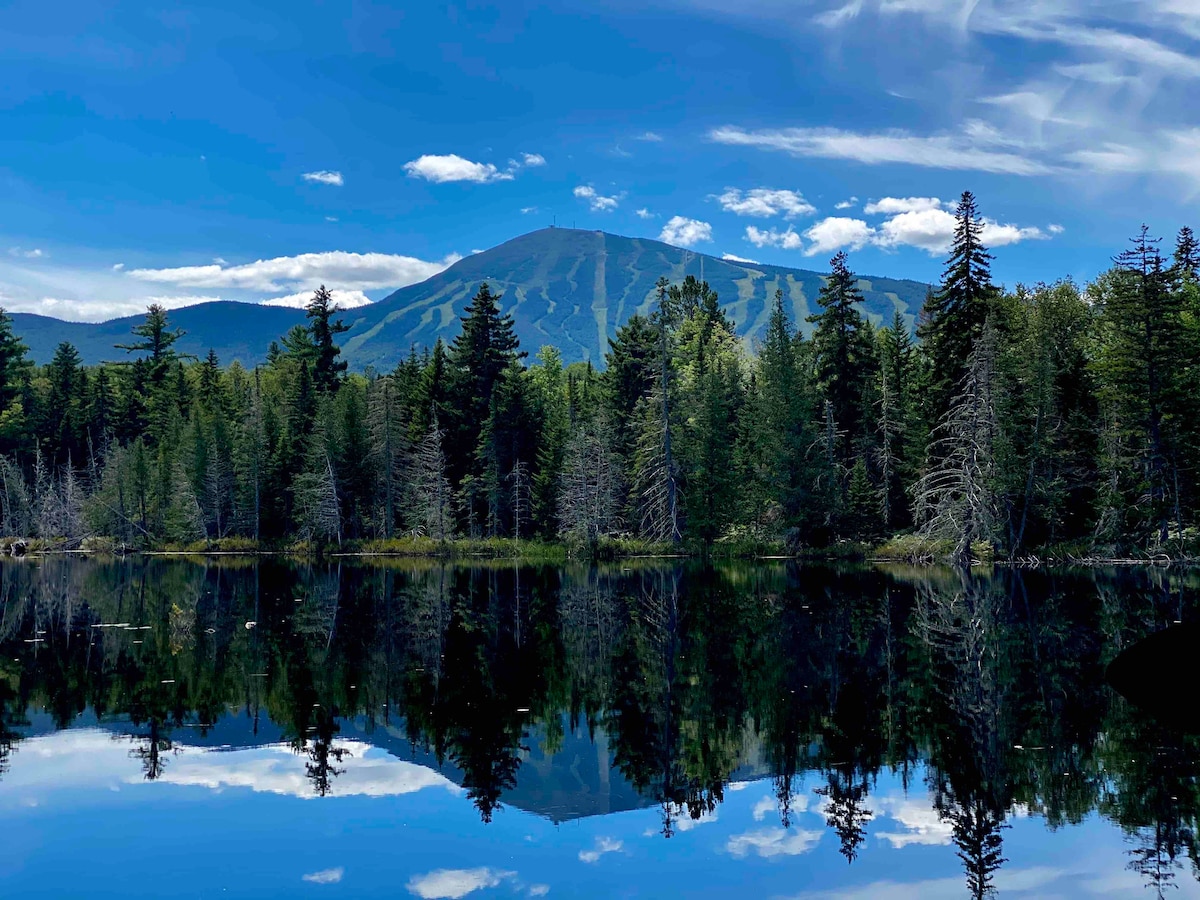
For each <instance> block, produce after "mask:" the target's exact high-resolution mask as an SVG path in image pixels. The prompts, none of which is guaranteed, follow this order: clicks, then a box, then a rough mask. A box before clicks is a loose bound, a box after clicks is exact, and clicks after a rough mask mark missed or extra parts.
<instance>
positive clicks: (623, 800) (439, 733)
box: [0, 558, 1200, 897]
mask: <svg viewBox="0 0 1200 900" xmlns="http://www.w3.org/2000/svg"><path fill="white" fill-rule="evenodd" d="M1198 587H1200V583H1198V582H1197V580H1196V577H1195V576H1194V575H1192V574H1191V573H1188V572H1179V571H1163V570H1152V571H1132V570H1128V571H1119V572H1117V571H1113V572H1108V571H1089V572H1084V573H1080V572H1075V573H1072V572H1044V571H1034V572H1027V573H1022V572H1018V571H1004V572H1000V573H998V574H995V575H985V574H982V573H978V572H973V573H958V572H952V571H948V570H928V569H919V570H918V569H906V568H889V569H876V568H854V567H847V568H836V567H834V568H830V567H818V566H797V565H794V564H783V563H779V564H770V565H765V564H763V565H749V564H746V565H730V566H721V567H716V568H713V567H703V566H693V565H678V566H658V565H640V564H639V565H625V566H613V567H600V568H587V567H582V566H580V567H568V568H564V569H554V568H520V567H514V566H511V565H491V566H478V567H449V566H441V565H434V564H426V563H420V562H411V561H408V562H404V563H400V564H388V565H374V566H368V565H361V564H356V563H355V564H352V563H349V562H342V563H330V564H324V565H320V566H303V565H292V564H288V563H284V562H280V561H264V562H261V563H255V562H252V561H237V560H224V561H221V562H220V563H214V562H211V561H208V562H188V561H182V560H167V559H156V558H151V559H135V560H113V561H94V560H74V559H47V560H42V561H34V560H30V561H25V562H19V563H6V564H4V565H2V566H0V604H2V605H0V660H2V662H0V787H2V786H3V783H4V782H3V780H2V779H4V778H5V777H6V776H5V775H4V774H3V773H4V771H5V770H6V769H9V768H13V769H15V768H16V767H19V766H20V765H21V749H22V743H23V742H29V744H30V746H31V747H32V746H34V745H35V743H36V742H38V741H45V740H47V739H49V738H50V736H52V735H54V734H56V733H58V732H59V731H60V730H61V729H68V728H70V729H83V728H90V729H91V730H90V731H87V732H83V731H80V732H74V733H77V734H81V735H82V734H85V733H86V734H99V733H100V731H103V732H107V733H108V734H109V735H110V737H109V738H108V739H107V740H109V741H112V742H116V743H119V744H120V746H121V748H122V749H121V752H123V753H127V754H128V755H129V756H131V757H132V758H133V759H135V760H137V762H138V764H139V765H140V767H141V771H142V773H143V776H144V778H146V779H151V780H162V781H172V780H174V781H175V782H176V783H189V784H200V783H203V784H215V785H219V786H249V787H253V788H254V789H255V790H271V791H275V792H284V793H287V792H292V791H294V792H300V791H303V792H304V793H305V794H306V795H307V796H312V797H317V798H320V797H336V796H338V795H339V793H357V794H367V795H372V796H375V795H379V794H380V793H387V792H388V791H389V790H390V791H395V792H404V791H405V790H408V789H409V788H410V787H411V786H412V785H414V784H416V785H422V786H424V785H437V784H442V785H444V786H447V787H448V788H454V787H455V786H458V787H457V788H455V789H461V791H463V792H464V793H465V794H466V795H467V796H468V797H470V799H471V800H472V802H473V803H474V804H475V806H476V808H477V809H478V811H479V814H480V816H481V817H482V818H483V819H484V821H490V820H491V818H492V817H493V816H494V814H495V813H496V811H497V810H498V809H499V808H501V806H502V805H505V804H508V805H512V806H515V807H518V808H521V809H525V810H529V811H532V812H536V813H538V814H540V815H543V816H546V817H548V818H551V819H553V820H554V821H565V820H568V819H572V818H577V817H581V816H592V815H604V814H607V813H612V812H616V811H621V810H628V809H634V808H638V807H657V808H658V809H659V818H660V825H661V827H660V831H661V833H662V834H663V835H665V836H667V837H670V836H672V835H673V834H675V833H676V832H677V831H679V830H684V829H686V828H688V827H690V825H691V823H695V822H698V821H702V820H704V819H705V818H706V817H711V816H713V815H715V814H716V813H717V811H718V810H719V808H720V806H721V804H722V802H723V801H724V799H725V795H726V791H727V790H729V788H730V786H731V784H734V783H736V782H741V781H746V780H750V779H758V778H769V779H770V780H771V783H772V785H773V792H774V795H775V810H774V814H775V816H776V817H777V819H778V821H779V822H780V824H782V825H783V826H784V827H785V828H787V827H790V826H792V824H793V822H792V820H793V818H794V810H793V804H794V803H795V797H796V795H797V788H798V785H799V784H800V783H801V782H807V783H809V784H811V783H812V782H813V781H814V780H815V781H816V782H817V783H818V786H817V788H816V791H815V796H816V797H817V801H816V803H817V808H818V809H819V811H820V813H821V815H822V816H823V817H824V818H825V821H826V824H827V827H828V828H829V829H830V831H831V832H832V834H834V835H835V836H836V839H837V841H838V843H839V845H840V848H841V853H842V856H843V857H844V858H845V859H846V860H847V861H848V862H850V863H851V864H853V863H854V862H855V861H856V860H857V859H858V857H859V856H860V854H861V852H862V849H863V847H864V842H865V840H866V839H867V837H868V836H869V835H870V834H871V832H872V829H873V827H874V825H873V823H874V821H875V819H876V817H877V816H878V815H879V814H880V812H881V808H880V807H879V803H880V802H883V798H875V797H874V796H873V795H874V793H875V788H876V784H877V782H878V780H879V778H880V777H881V775H882V774H884V773H896V774H898V776H899V777H900V778H901V780H902V783H903V784H904V785H906V786H907V785H908V784H909V783H910V780H911V779H918V778H919V779H921V782H922V784H923V786H924V787H925V788H926V789H927V791H928V795H929V796H930V797H931V798H932V799H931V808H930V809H928V810H927V811H926V813H923V814H922V815H924V816H926V817H927V819H928V821H929V822H932V823H936V827H937V828H938V829H945V831H946V832H947V833H948V834H949V835H950V839H951V841H952V844H953V847H954V848H955V851H956V853H957V855H958V857H959V859H960V860H961V865H962V871H963V875H964V878H965V883H966V887H967V889H968V893H969V894H970V895H972V896H977V897H981V896H985V895H986V894H988V893H989V892H991V891H992V890H993V889H994V886H995V876H996V873H997V871H998V870H999V869H1000V868H1001V867H1002V866H1003V865H1004V863H1005V862H1006V860H1005V849H1004V847H1005V843H1004V842H1005V831H1006V829H1007V828H1008V826H1009V824H1010V823H1011V820H1012V818H1013V816H1014V815H1022V816H1024V815H1036V816H1040V817H1042V818H1043V819H1044V820H1045V821H1046V823H1047V825H1048V826H1050V827H1054V828H1058V827H1062V826H1067V825H1073V824H1078V823H1080V822H1081V821H1082V820H1083V819H1084V817H1086V816H1087V815H1089V814H1090V813H1093V812H1098V813H1099V814H1100V815H1102V816H1104V817H1105V818H1107V819H1108V820H1110V821H1111V822H1113V823H1115V824H1117V825H1118V826H1119V827H1120V828H1121V829H1123V830H1124V831H1125V832H1126V834H1127V835H1128V838H1129V843H1130V848H1129V859H1128V864H1129V866H1130V868H1131V869H1132V870H1133V871H1135V872H1136V873H1137V874H1138V875H1139V877H1140V878H1141V879H1142V880H1143V882H1144V883H1145V884H1147V885H1148V886H1149V887H1151V888H1152V889H1154V890H1159V891H1161V890H1162V889H1164V888H1165V887H1166V886H1168V885H1169V884H1171V883H1172V881H1173V880H1175V879H1178V878H1180V877H1188V878H1192V877H1194V872H1195V863H1194V860H1195V859H1196V857H1197V854H1196V846H1195V830H1196V824H1197V812H1198V810H1200V789H1198V788H1200V785H1198V782H1197V772H1196V765H1195V760H1196V759H1197V738H1195V737H1193V736H1191V735H1188V734H1186V733H1185V732H1184V731H1182V730H1180V729H1178V728H1176V727H1173V725H1172V723H1171V722H1169V721H1166V720H1164V719H1162V718H1161V717H1158V718H1156V717H1154V716H1152V715H1148V714H1146V713H1145V712H1142V711H1141V710H1140V709H1139V708H1137V707H1134V706H1131V705H1130V704H1129V703H1127V702H1126V701H1125V700H1124V699H1122V698H1121V697H1120V696H1119V695H1118V694H1117V693H1116V692H1114V691H1113V690H1112V689H1110V688H1109V687H1107V686H1106V684H1105V682H1104V672H1105V667H1106V666H1107V665H1108V664H1109V662H1111V660H1113V659H1114V658H1115V657H1116V656H1117V655H1118V654H1119V653H1120V652H1121V651H1122V650H1124V649H1125V648H1127V647H1130V646H1132V645H1134V644H1135V643H1136V642H1137V641H1139V640H1141V639H1143V638H1145V637H1146V636H1148V635H1151V634H1154V633H1155V632H1158V631H1161V630H1162V629H1164V628H1165V627H1167V626H1169V625H1171V624H1173V623H1175V622H1179V621H1183V622H1189V621H1192V620H1193V619H1194V618H1196V616H1195V601H1196V592H1197V588H1198ZM1163 687H1164V691H1168V690H1176V689H1178V687H1179V686H1178V685H1164V686H1163ZM97 729H98V730H97ZM38 746H40V745H38ZM231 767H232V768H231ZM234 770H236V771H234ZM422 772H424V773H429V774H427V775H421V774H420V773H422ZM256 777H257V778H258V779H259V780H258V781H257V782H256V781H254V778H256ZM339 780H341V781H339ZM339 784H344V785H345V786H346V787H345V790H344V791H343V790H342V789H341V788H340V787H339ZM280 785H286V786H287V789H286V790H285V789H284V788H283V787H280ZM373 792H374V793H373ZM887 802H894V801H887Z"/></svg>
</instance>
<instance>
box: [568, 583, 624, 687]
mask: <svg viewBox="0 0 1200 900" xmlns="http://www.w3.org/2000/svg"><path fill="white" fill-rule="evenodd" d="M558 615H559V619H560V621H561V623H562V642H563V651H564V653H565V656H566V664H567V670H568V674H569V676H570V680H571V684H572V686H573V688H574V690H575V691H576V693H577V694H578V695H579V696H580V698H581V699H582V700H583V701H584V704H585V705H586V706H589V707H591V708H601V707H603V706H604V705H605V704H606V701H607V698H608V694H609V690H610V687H611V678H612V658H613V647H614V644H615V641H616V639H617V636H618V634H619V631H620V628H621V617H620V614H619V611H618V607H617V603H616V597H615V592H614V589H613V585H612V583H611V581H610V580H609V579H608V578H607V577H605V576H604V575H601V574H600V573H599V572H598V571H597V570H595V569H583V568H580V569H576V570H572V571H571V572H569V573H568V574H567V575H566V577H564V579H563V584H562V589H561V591H560V593H559V598H558Z"/></svg>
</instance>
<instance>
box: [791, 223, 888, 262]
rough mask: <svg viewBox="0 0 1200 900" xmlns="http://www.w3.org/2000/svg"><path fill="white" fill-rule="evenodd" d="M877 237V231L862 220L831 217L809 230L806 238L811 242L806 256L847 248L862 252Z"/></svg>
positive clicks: (805, 234)
mask: <svg viewBox="0 0 1200 900" xmlns="http://www.w3.org/2000/svg"><path fill="white" fill-rule="evenodd" d="M874 235H875V229H874V228H872V227H871V226H870V225H868V224H867V223H866V222H864V221H863V220H862V219H848V218H844V217H841V216H830V217H829V218H827V219H822V220H821V221H820V222H818V223H817V224H816V225H813V226H812V227H811V228H809V229H807V230H806V231H805V232H804V236H805V237H806V238H808V240H809V241H810V242H811V243H810V244H809V245H808V248H807V249H806V250H805V251H804V255H805V256H816V255H817V254H818V253H830V252H833V251H835V250H841V249H842V248H843V247H847V248H849V249H851V250H861V249H862V248H863V247H864V246H866V244H867V243H868V242H870V240H871V239H872V238H873V237H874Z"/></svg>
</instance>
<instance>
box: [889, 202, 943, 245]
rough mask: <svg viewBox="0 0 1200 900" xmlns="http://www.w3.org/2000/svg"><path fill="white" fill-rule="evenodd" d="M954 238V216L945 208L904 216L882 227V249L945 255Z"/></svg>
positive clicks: (901, 215) (902, 214) (915, 212)
mask: <svg viewBox="0 0 1200 900" xmlns="http://www.w3.org/2000/svg"><path fill="white" fill-rule="evenodd" d="M953 237H954V216H953V215H951V214H950V213H948V212H946V211H945V210H944V209H923V210H913V211H910V212H903V213H900V215H898V216H894V217H893V218H891V219H888V220H887V221H886V222H884V223H883V224H882V225H880V226H879V237H878V240H877V243H878V244H879V245H880V246H881V247H899V246H907V247H919V248H920V249H922V250H925V251H927V252H929V253H931V254H938V253H944V252H945V251H946V250H947V249H948V248H949V247H950V241H951V240H952V239H953Z"/></svg>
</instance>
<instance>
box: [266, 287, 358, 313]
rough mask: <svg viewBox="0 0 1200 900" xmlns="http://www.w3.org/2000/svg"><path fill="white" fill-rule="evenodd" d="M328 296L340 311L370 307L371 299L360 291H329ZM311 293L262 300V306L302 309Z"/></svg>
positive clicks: (303, 292) (305, 292)
mask: <svg viewBox="0 0 1200 900" xmlns="http://www.w3.org/2000/svg"><path fill="white" fill-rule="evenodd" d="M329 294H330V296H331V297H333V302H334V303H336V304H337V305H338V306H339V307H341V308H342V309H355V308H357V307H359V306H368V305H370V303H371V302H372V301H371V298H370V297H368V296H367V295H366V294H364V293H363V292H362V291H338V290H334V291H330V292H329ZM312 298H313V295H312V291H301V292H300V293H298V294H288V295H287V296H285V297H272V298H271V299H270V300H263V301H262V305H263V306H290V307H292V308H293V309H304V308H305V307H306V306H308V304H309V301H310V300H312Z"/></svg>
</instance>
